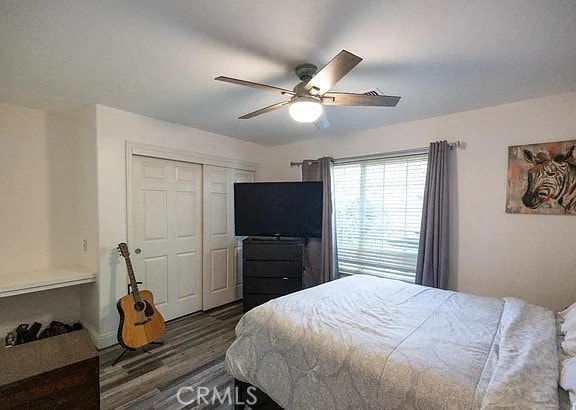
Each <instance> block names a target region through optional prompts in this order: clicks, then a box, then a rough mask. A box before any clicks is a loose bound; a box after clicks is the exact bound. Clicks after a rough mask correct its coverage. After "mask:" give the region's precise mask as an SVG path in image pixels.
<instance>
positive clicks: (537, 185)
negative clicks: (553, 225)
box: [506, 140, 576, 215]
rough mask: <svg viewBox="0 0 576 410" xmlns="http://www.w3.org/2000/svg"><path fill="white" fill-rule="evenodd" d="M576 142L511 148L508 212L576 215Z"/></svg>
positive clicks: (509, 157) (509, 156)
mask: <svg viewBox="0 0 576 410" xmlns="http://www.w3.org/2000/svg"><path fill="white" fill-rule="evenodd" d="M575 147H576V140H573V141H559V142H547V143H541V144H530V145H516V146H512V147H508V189H507V194H506V212H507V213H512V214H519V213H520V214H547V215H576V152H575V149H574V148H575Z"/></svg>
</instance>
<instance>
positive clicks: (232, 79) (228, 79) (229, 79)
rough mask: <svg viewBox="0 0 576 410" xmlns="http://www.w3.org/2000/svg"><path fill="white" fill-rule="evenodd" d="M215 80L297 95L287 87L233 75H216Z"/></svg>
mask: <svg viewBox="0 0 576 410" xmlns="http://www.w3.org/2000/svg"><path fill="white" fill-rule="evenodd" d="M215 80H216V81H223V82H225V83H231V84H238V85H244V86H246V87H252V88H257V89H259V90H265V91H271V92H273V93H278V94H282V95H291V96H294V95H296V94H295V93H294V92H292V91H290V90H286V89H285V88H280V87H274V86H272V85H266V84H260V83H253V82H251V81H245V80H239V79H237V78H232V77H224V76H220V77H216V78H215Z"/></svg>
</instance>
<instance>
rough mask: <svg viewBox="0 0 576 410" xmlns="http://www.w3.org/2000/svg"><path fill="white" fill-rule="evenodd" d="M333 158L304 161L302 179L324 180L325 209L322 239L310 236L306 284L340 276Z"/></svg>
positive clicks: (326, 280)
mask: <svg viewBox="0 0 576 410" xmlns="http://www.w3.org/2000/svg"><path fill="white" fill-rule="evenodd" d="M332 163H333V161H332V158H329V157H323V158H320V159H318V160H315V161H312V160H305V161H303V162H302V181H322V182H323V183H324V199H323V200H324V205H323V212H322V239H313V238H311V239H309V240H308V242H307V245H306V260H305V261H304V262H305V267H306V275H305V276H304V285H305V286H306V287H310V286H314V285H319V284H321V283H325V282H328V281H331V280H334V279H337V278H338V259H337V249H336V229H335V224H334V219H335V218H334V199H333V196H332V185H333V178H332Z"/></svg>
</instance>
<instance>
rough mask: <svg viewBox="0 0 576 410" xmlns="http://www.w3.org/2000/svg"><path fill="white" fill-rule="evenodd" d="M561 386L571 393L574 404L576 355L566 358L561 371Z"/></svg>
mask: <svg viewBox="0 0 576 410" xmlns="http://www.w3.org/2000/svg"><path fill="white" fill-rule="evenodd" d="M560 387H562V388H563V389H564V390H566V391H567V392H568V393H569V394H570V402H571V403H572V406H574V404H575V400H574V399H575V398H576V357H572V358H570V359H567V360H564V361H563V362H562V370H561V371H560Z"/></svg>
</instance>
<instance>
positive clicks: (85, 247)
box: [82, 239, 88, 252]
mask: <svg viewBox="0 0 576 410" xmlns="http://www.w3.org/2000/svg"><path fill="white" fill-rule="evenodd" d="M82 249H84V252H87V251H88V241H87V240H86V239H84V240H83V241H82Z"/></svg>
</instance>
